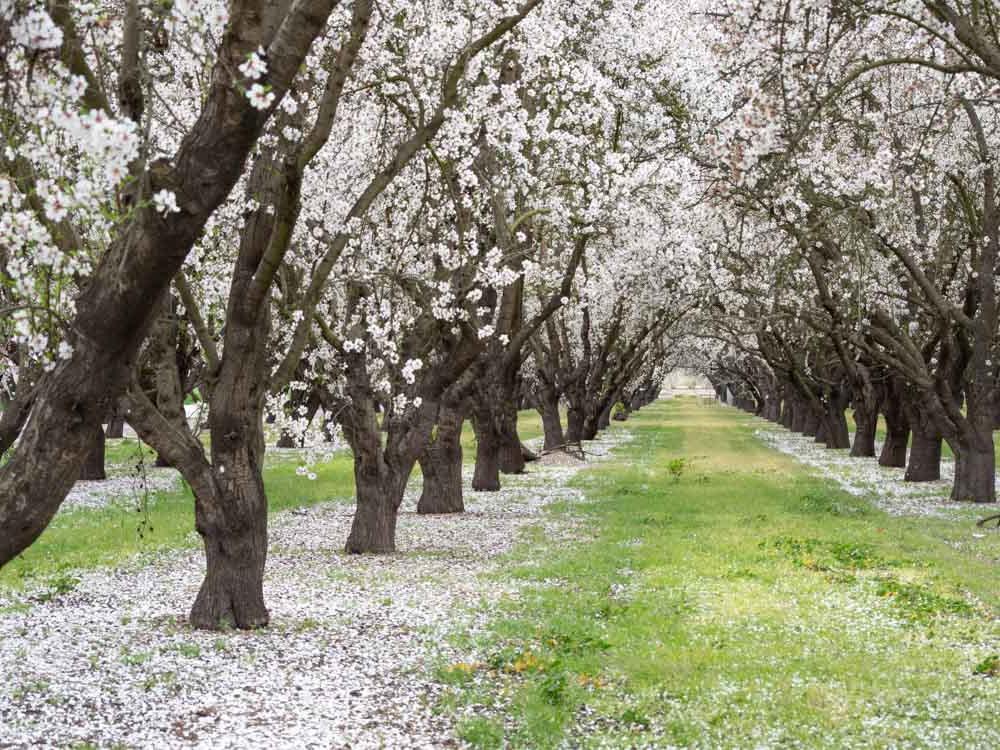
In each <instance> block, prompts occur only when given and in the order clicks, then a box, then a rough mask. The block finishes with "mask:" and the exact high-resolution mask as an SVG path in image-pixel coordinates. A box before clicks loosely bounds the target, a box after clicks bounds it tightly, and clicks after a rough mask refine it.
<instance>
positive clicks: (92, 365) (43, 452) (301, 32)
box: [0, 3, 333, 565]
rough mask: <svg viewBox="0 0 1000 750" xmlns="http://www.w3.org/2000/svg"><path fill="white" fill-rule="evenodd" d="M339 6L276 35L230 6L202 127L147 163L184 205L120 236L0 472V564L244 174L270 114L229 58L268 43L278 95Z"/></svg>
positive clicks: (22, 537)
mask: <svg viewBox="0 0 1000 750" xmlns="http://www.w3.org/2000/svg"><path fill="white" fill-rule="evenodd" d="M312 5H315V6H316V7H312ZM332 7H333V3H323V4H321V3H315V4H308V3H296V4H294V6H292V9H291V10H290V11H289V13H290V14H291V15H289V16H288V19H289V20H288V23H289V24H291V27H292V28H294V29H295V33H294V34H284V35H282V36H280V37H277V38H274V36H273V34H270V33H269V32H268V31H267V30H268V29H270V28H272V27H269V26H266V25H264V24H262V23H261V22H260V20H259V19H258V18H254V19H252V20H248V18H240V15H241V14H242V13H243V9H242V5H233V8H236V10H237V11H239V12H238V13H237V12H234V13H233V14H232V16H233V23H232V25H231V27H230V29H229V33H227V34H226V36H225V38H224V40H223V42H222V44H221V46H220V50H219V54H218V61H217V63H216V65H215V68H214V70H213V73H212V85H211V88H210V89H209V90H208V92H207V94H206V99H205V103H204V106H203V108H202V111H201V114H200V115H199V119H198V121H197V123H196V124H195V125H194V126H193V127H192V128H191V129H190V131H189V132H188V133H187V135H186V136H185V137H184V138H183V140H182V141H181V145H180V147H179V149H178V151H177V153H176V154H175V155H174V156H173V158H171V159H169V160H167V159H158V160H156V161H155V162H153V163H152V164H151V165H150V169H149V173H148V174H149V178H150V183H151V184H150V190H151V191H156V190H159V189H161V188H164V189H171V190H173V191H174V192H175V193H176V194H177V196H178V199H179V202H180V207H181V210H180V211H179V212H177V213H174V214H171V215H169V216H160V215H158V214H157V213H156V212H155V211H154V210H153V209H152V208H151V207H150V208H144V209H140V210H138V211H136V212H135V215H134V216H133V217H130V218H129V220H128V221H127V222H125V223H124V224H123V225H122V227H121V230H120V231H116V232H115V237H114V238H113V240H112V241H111V243H110V245H109V247H108V249H107V250H106V251H105V252H104V254H103V255H102V257H101V260H100V262H99V263H98V264H97V265H96V266H95V268H94V270H93V272H92V273H91V275H90V277H89V278H88V283H87V284H86V285H85V287H84V289H83V291H82V292H81V294H80V295H79V296H78V298H77V300H76V315H75V317H74V320H73V321H72V323H71V325H70V326H69V328H70V330H72V331H73V336H72V337H71V338H70V344H71V345H72V346H73V356H72V357H71V358H69V359H67V360H63V361H61V362H60V363H59V365H57V367H56V369H55V370H54V371H53V373H51V374H50V375H49V376H47V377H46V381H45V387H44V388H43V389H42V391H41V392H40V393H39V394H38V395H37V401H36V406H35V408H33V410H32V417H30V418H29V419H28V422H27V424H26V425H25V427H24V430H22V432H21V436H20V444H19V446H18V449H17V451H16V452H15V454H14V455H13V456H12V457H11V459H10V461H8V462H7V463H6V464H5V465H4V466H3V467H2V468H0V528H3V529H4V533H3V534H2V535H0V565H3V564H6V563H7V562H8V561H9V560H11V559H13V558H14V557H15V556H17V555H18V554H20V553H21V552H22V551H23V550H24V549H25V548H26V547H27V546H28V545H29V544H31V543H32V542H33V541H34V540H35V539H36V538H37V537H38V535H39V534H41V532H42V530H43V529H44V528H45V527H46V526H47V525H48V523H49V521H51V519H52V517H53V516H54V515H55V513H56V511H57V510H58V508H59V505H60V504H61V503H62V501H63V500H64V499H65V497H66V494H67V493H68V492H69V490H70V489H71V487H72V485H73V481H74V480H75V479H76V477H77V476H78V475H79V472H80V466H81V465H82V463H83V460H84V458H85V456H86V454H87V449H88V445H89V440H90V436H91V431H92V429H93V427H94V425H99V424H100V423H101V420H103V419H104V418H105V417H106V416H107V414H108V412H109V410H110V408H111V407H112V405H113V402H114V400H116V399H117V398H118V397H119V396H120V395H121V394H122V393H123V392H124V390H125V388H126V385H127V384H128V380H129V377H130V375H131V363H132V362H134V360H135V358H136V355H137V353H138V351H139V348H140V346H141V345H142V342H143V340H144V339H145V337H146V333H147V331H148V324H149V322H150V320H151V314H152V312H153V308H154V307H155V306H156V304H157V303H158V302H159V300H160V298H161V296H162V295H163V294H164V293H165V292H166V290H167V289H168V287H169V286H170V283H171V279H173V278H174V276H175V275H176V273H177V271H178V270H179V269H180V267H181V265H182V264H183V262H184V259H185V257H186V256H187V254H188V252H189V251H190V249H191V248H192V246H193V245H194V243H195V242H196V241H197V240H198V238H199V237H200V236H201V233H202V230H203V229H204V226H205V223H206V222H207V221H208V218H209V217H210V216H211V214H212V213H213V212H214V211H215V209H216V208H217V207H218V206H219V205H220V204H221V203H222V202H223V201H224V200H225V199H226V198H227V197H228V195H229V193H230V190H231V188H232V187H233V185H235V184H236V182H237V180H238V179H239V178H240V176H241V175H242V174H243V172H244V164H245V162H246V158H247V156H248V154H249V153H250V151H251V149H252V148H253V146H254V144H255V143H256V142H257V139H258V136H259V135H260V133H261V132H262V130H263V127H264V125H265V123H266V121H267V118H268V117H269V116H270V114H271V112H270V111H267V112H261V111H258V110H255V109H254V108H253V107H252V106H251V105H250V104H249V103H248V102H247V99H246V97H245V96H242V95H241V94H240V93H239V92H236V91H234V89H233V86H232V84H231V79H232V73H231V71H232V70H233V66H234V65H236V64H237V63H238V61H239V60H240V59H243V58H245V57H246V51H247V50H248V49H256V48H257V46H258V45H263V46H266V47H268V48H270V49H271V50H272V52H273V55H272V56H271V58H270V60H269V62H270V63H271V64H270V65H269V69H268V82H269V83H271V84H273V85H274V87H275V89H276V92H277V93H278V95H279V97H280V96H281V95H283V94H284V92H285V91H286V90H287V87H288V86H289V85H290V84H291V81H292V78H293V77H294V76H295V75H296V74H297V72H298V70H299V67H300V65H301V64H302V61H303V60H304V59H305V56H306V53H307V52H308V50H309V47H310V46H311V44H312V40H313V39H314V38H315V37H316V35H317V34H319V33H320V31H321V30H322V29H323V28H325V26H326V22H327V18H328V16H329V13H330V11H331V8H332ZM244 15H245V14H244ZM250 15H253V14H250ZM283 28H284V27H283Z"/></svg>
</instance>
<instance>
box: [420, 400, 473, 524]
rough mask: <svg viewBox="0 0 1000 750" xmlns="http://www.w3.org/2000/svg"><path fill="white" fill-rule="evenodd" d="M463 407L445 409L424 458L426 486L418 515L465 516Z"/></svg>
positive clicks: (423, 468)
mask: <svg viewBox="0 0 1000 750" xmlns="http://www.w3.org/2000/svg"><path fill="white" fill-rule="evenodd" d="M464 421H465V415H464V414H463V412H462V409H461V407H450V406H444V405H443V406H442V407H441V410H440V412H439V413H438V422H437V429H436V433H435V434H434V435H432V436H431V440H430V442H429V443H428V444H427V447H426V448H424V452H423V453H422V454H420V472H421V474H423V478H424V486H423V490H422V491H421V493H420V500H419V501H418V502H417V513H423V514H434V513H462V512H463V511H464V510H465V504H464V502H463V499H462V423H463V422H464Z"/></svg>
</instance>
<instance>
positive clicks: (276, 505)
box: [0, 411, 541, 596]
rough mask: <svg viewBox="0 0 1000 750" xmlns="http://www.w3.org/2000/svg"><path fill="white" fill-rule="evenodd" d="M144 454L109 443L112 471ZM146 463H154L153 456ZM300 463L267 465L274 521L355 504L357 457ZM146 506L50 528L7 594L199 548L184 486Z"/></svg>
mask: <svg viewBox="0 0 1000 750" xmlns="http://www.w3.org/2000/svg"><path fill="white" fill-rule="evenodd" d="M518 426H519V430H520V432H521V437H522V439H524V440H530V439H532V438H534V437H538V436H539V435H541V418H540V417H539V415H538V413H537V412H535V411H524V412H521V413H520V415H519V422H518ZM462 442H463V445H464V446H465V448H466V450H465V461H467V462H468V461H473V460H475V436H474V435H473V433H472V428H471V426H470V425H469V424H468V423H466V425H465V430H464V432H463V436H462ZM138 452H139V444H138V441H137V440H135V439H127V438H126V439H121V440H109V441H108V442H107V446H106V449H105V463H106V465H108V467H109V468H112V467H114V468H116V469H117V470H118V471H117V473H118V474H119V475H120V474H122V473H128V472H129V471H130V469H128V468H126V467H129V466H134V464H135V462H136V460H137V456H138ZM143 452H144V455H145V460H146V461H147V462H151V461H152V456H153V454H152V452H151V451H150V450H149V448H144V449H143ZM297 465H298V464H297V462H296V459H295V457H294V456H287V455H285V454H274V455H273V457H272V456H269V457H268V458H267V461H266V462H265V468H264V485H265V487H266V489H267V496H268V505H269V509H270V512H271V513H276V512H279V511H282V510H288V509H291V508H298V507H303V506H308V505H313V504H316V503H321V502H325V501H329V500H340V501H344V502H349V501H350V500H351V499H352V498H353V496H354V475H353V467H352V462H351V456H350V454H349V453H347V452H343V453H339V454H337V455H336V456H334V458H333V459H332V460H331V461H329V462H326V463H322V464H320V465H318V466H316V467H314V469H313V471H314V472H315V473H316V479H315V480H309V479H307V478H305V477H301V476H298V475H297V474H296V473H295V469H296V467H297ZM142 505H143V503H141V502H140V498H136V500H135V503H134V504H133V505H132V507H131V508H122V507H121V506H120V505H119V506H111V507H106V508H103V509H100V510H75V511H70V512H66V513H62V514H59V515H57V516H56V518H55V519H54V520H53V522H52V523H51V524H50V525H49V527H48V528H47V529H46V530H45V531H44V532H43V533H42V535H41V536H40V537H39V539H38V541H36V542H35V543H34V544H33V545H32V546H31V547H29V548H28V549H27V550H25V552H24V553H23V554H22V555H20V556H19V557H17V558H16V559H14V560H12V561H11V562H10V563H8V564H7V565H5V566H4V567H3V568H0V587H21V586H24V585H25V584H40V585H42V586H44V587H45V588H47V589H48V591H49V592H50V594H51V595H52V596H56V595H58V594H60V593H65V592H66V591H69V590H71V589H72V588H73V587H74V586H75V583H76V578H75V577H74V576H73V573H72V572H73V571H76V570H82V569H88V568H94V567H101V566H108V565H119V564H122V563H123V562H125V561H126V560H128V559H129V558H132V557H134V556H135V555H137V554H139V553H154V552H159V551H165V550H173V549H181V548H185V547H192V546H196V545H197V544H199V540H198V538H197V535H196V534H195V532H194V498H193V496H192V494H191V492H190V490H189V489H187V487H186V486H185V485H183V483H182V486H181V488H179V489H178V490H176V491H173V492H160V493H156V495H155V496H154V497H153V498H151V500H150V502H148V503H146V504H145V507H141V506H142Z"/></svg>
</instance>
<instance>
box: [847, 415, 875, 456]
mask: <svg viewBox="0 0 1000 750" xmlns="http://www.w3.org/2000/svg"><path fill="white" fill-rule="evenodd" d="M854 425H855V428H854V444H853V445H852V446H851V455H852V456H856V457H859V458H860V457H865V458H871V457H874V456H875V432H876V430H877V429H878V412H877V411H875V410H866V409H865V407H864V406H862V404H861V403H855V406H854Z"/></svg>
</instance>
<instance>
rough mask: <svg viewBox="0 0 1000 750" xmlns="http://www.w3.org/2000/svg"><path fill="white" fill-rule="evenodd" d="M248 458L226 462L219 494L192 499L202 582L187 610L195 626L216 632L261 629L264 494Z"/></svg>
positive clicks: (264, 617)
mask: <svg viewBox="0 0 1000 750" xmlns="http://www.w3.org/2000/svg"><path fill="white" fill-rule="evenodd" d="M243 458H245V459H250V460H246V461H244V462H243V465H242V466H239V465H236V464H235V462H234V464H229V465H227V466H226V469H227V470H226V472H225V473H223V474H222V475H221V476H220V478H219V480H218V486H219V490H220V494H219V495H218V496H216V497H215V498H213V499H211V500H207V501H206V499H205V498H199V497H196V498H195V526H196V528H197V529H198V533H199V534H200V535H201V538H202V541H203V543H204V545H205V562H206V568H205V579H204V580H203V581H202V584H201V589H200V590H199V591H198V596H197V598H196V599H195V601H194V605H193V606H192V607H191V616H190V621H191V625H192V626H193V627H195V628H201V629H205V630H220V629H226V628H241V629H251V628H259V627H264V626H265V625H267V624H268V622H269V620H270V615H269V614H268V611H267V607H266V606H265V605H264V564H265V562H266V561H267V496H266V495H265V494H264V483H263V481H262V480H261V473H260V467H259V466H255V465H253V461H252V459H251V457H250V456H249V455H244V456H243Z"/></svg>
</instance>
